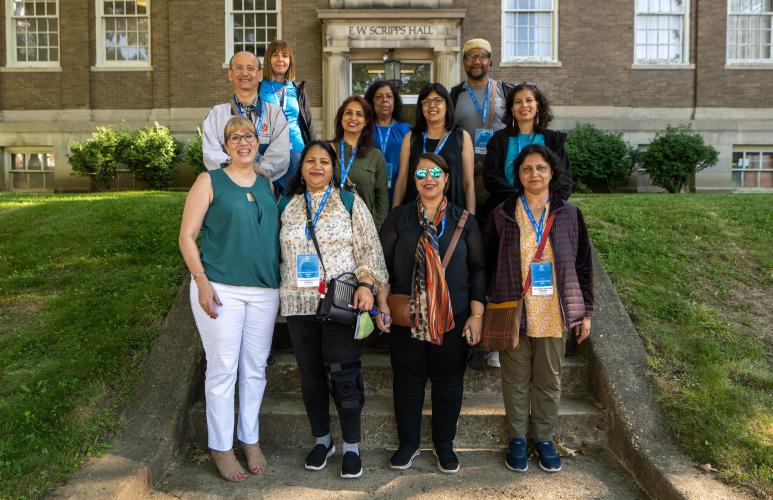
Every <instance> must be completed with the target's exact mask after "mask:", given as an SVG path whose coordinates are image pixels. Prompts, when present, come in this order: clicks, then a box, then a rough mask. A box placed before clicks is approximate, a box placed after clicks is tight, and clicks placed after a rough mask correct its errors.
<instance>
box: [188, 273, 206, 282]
mask: <svg viewBox="0 0 773 500" xmlns="http://www.w3.org/2000/svg"><path fill="white" fill-rule="evenodd" d="M205 274H206V272H205V271H201V272H200V273H196V274H193V273H191V279H192V280H193V281H196V280H197V279H199V278H201V277H202V276H204V275H205Z"/></svg>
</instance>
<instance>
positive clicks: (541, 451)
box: [534, 441, 561, 472]
mask: <svg viewBox="0 0 773 500" xmlns="http://www.w3.org/2000/svg"><path fill="white" fill-rule="evenodd" d="M534 450H535V451H536V452H537V456H538V457H539V466H540V467H542V470H544V471H545V472H558V471H560V470H561V457H560V456H559V455H558V453H556V447H555V445H554V444H553V441H540V442H535V443H534Z"/></svg>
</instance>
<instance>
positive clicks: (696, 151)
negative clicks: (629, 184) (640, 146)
mask: <svg viewBox="0 0 773 500" xmlns="http://www.w3.org/2000/svg"><path fill="white" fill-rule="evenodd" d="M717 161H719V153H718V152H717V150H716V149H714V148H713V147H711V146H710V145H708V144H706V143H705V142H704V141H703V137H702V136H701V135H700V134H699V133H698V132H695V131H694V130H693V129H692V126H691V125H679V126H677V127H672V126H671V125H668V126H667V127H666V129H665V130H661V131H660V132H658V133H656V134H655V138H654V139H653V140H652V143H651V144H650V145H649V147H648V148H647V151H645V152H644V153H642V154H641V158H640V163H641V166H642V168H644V170H646V171H647V173H648V174H649V176H650V179H651V180H652V183H653V184H655V185H656V186H660V187H662V188H663V189H665V190H666V191H668V192H669V193H678V192H680V191H681V190H682V188H683V187H684V185H685V184H687V182H689V180H690V178H691V177H692V176H694V175H695V173H696V172H699V171H701V170H703V169H704V168H707V167H710V166H712V165H716V164H717Z"/></svg>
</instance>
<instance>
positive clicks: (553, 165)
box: [513, 144, 563, 193]
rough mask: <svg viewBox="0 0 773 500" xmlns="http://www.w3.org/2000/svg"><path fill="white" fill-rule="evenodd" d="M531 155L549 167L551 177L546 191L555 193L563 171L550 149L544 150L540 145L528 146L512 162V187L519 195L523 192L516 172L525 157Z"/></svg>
mask: <svg viewBox="0 0 773 500" xmlns="http://www.w3.org/2000/svg"><path fill="white" fill-rule="evenodd" d="M532 154H538V155H541V156H542V158H544V159H545V161H546V162H548V165H550V170H552V171H553V177H551V178H550V184H549V185H548V189H549V190H550V191H551V192H553V191H556V190H557V189H558V184H559V182H561V176H562V175H563V171H562V169H561V166H560V165H559V163H558V157H557V156H556V155H555V153H553V152H552V151H551V150H550V149H548V148H546V147H545V146H543V145H542V144H529V145H528V146H526V147H525V148H523V149H522V150H521V152H520V153H519V154H518V156H517V157H516V158H515V160H513V177H514V179H513V187H514V188H515V190H516V191H518V192H519V193H522V192H523V184H521V179H520V177H519V176H518V170H519V169H520V168H521V165H523V162H524V161H525V160H526V157H527V156H529V155H532Z"/></svg>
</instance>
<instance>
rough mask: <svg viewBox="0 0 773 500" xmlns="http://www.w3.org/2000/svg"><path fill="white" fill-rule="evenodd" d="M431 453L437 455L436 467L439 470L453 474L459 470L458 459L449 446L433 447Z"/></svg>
mask: <svg viewBox="0 0 773 500" xmlns="http://www.w3.org/2000/svg"><path fill="white" fill-rule="evenodd" d="M432 453H433V454H434V455H435V457H437V468H438V470H440V472H444V473H446V474H454V473H456V472H458V471H459V459H458V458H456V453H454V450H453V449H451V448H448V449H442V448H441V449H439V450H438V449H437V448H435V449H434V450H433V451H432Z"/></svg>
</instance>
